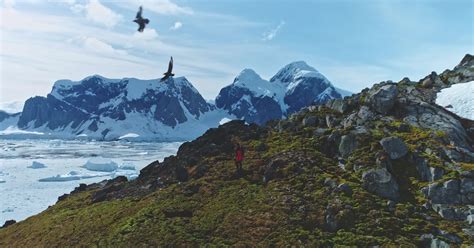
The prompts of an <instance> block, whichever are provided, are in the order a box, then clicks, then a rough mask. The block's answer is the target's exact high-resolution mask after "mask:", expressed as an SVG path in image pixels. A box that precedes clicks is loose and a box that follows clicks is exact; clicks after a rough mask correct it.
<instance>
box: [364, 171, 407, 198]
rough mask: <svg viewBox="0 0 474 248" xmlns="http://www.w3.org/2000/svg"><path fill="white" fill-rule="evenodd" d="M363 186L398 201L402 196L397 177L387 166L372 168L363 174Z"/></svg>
mask: <svg viewBox="0 0 474 248" xmlns="http://www.w3.org/2000/svg"><path fill="white" fill-rule="evenodd" d="M362 182H363V187H364V188H365V189H366V190H367V191H369V192H372V193H374V194H376V195H378V196H380V197H383V198H387V199H390V200H394V201H397V200H398V199H399V198H400V192H399V186H398V183H397V182H396V181H395V178H394V177H393V176H392V174H390V172H388V171H387V169H385V168H380V169H371V170H369V171H367V172H364V174H362Z"/></svg>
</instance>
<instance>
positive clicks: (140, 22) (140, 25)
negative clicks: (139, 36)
mask: <svg viewBox="0 0 474 248" xmlns="http://www.w3.org/2000/svg"><path fill="white" fill-rule="evenodd" d="M142 12H143V8H142V6H140V8H139V9H138V13H137V16H136V17H135V20H133V21H134V22H136V23H137V24H138V32H143V30H144V29H145V26H146V25H147V24H148V23H150V20H148V19H146V18H143V17H142Z"/></svg>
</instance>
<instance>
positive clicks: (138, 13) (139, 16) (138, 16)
mask: <svg viewBox="0 0 474 248" xmlns="http://www.w3.org/2000/svg"><path fill="white" fill-rule="evenodd" d="M142 11H143V8H142V6H140V8H138V12H137V16H136V17H135V18H137V19H142Z"/></svg>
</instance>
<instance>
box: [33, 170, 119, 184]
mask: <svg viewBox="0 0 474 248" xmlns="http://www.w3.org/2000/svg"><path fill="white" fill-rule="evenodd" d="M110 175H112V174H110V173H107V174H83V175H81V174H80V173H79V172H77V171H71V172H69V173H68V174H65V175H56V176H52V177H46V178H41V179H39V180H38V181H39V182H67V181H75V180H81V179H88V178H94V177H105V176H110Z"/></svg>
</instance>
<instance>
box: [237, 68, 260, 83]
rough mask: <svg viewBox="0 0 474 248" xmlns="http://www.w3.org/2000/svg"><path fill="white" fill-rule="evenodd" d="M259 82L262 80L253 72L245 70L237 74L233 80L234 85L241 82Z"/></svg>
mask: <svg viewBox="0 0 474 248" xmlns="http://www.w3.org/2000/svg"><path fill="white" fill-rule="evenodd" d="M261 80H263V79H262V78H261V77H260V75H258V74H257V73H256V72H255V71H254V70H252V69H248V68H246V69H243V70H242V71H241V72H240V73H239V75H238V76H237V77H236V78H235V80H234V83H237V82H241V81H244V82H252V81H261Z"/></svg>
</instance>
